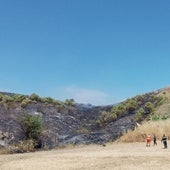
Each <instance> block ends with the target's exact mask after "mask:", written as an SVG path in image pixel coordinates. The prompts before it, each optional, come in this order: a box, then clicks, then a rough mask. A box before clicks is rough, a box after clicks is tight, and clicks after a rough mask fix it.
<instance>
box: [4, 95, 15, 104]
mask: <svg viewBox="0 0 170 170" xmlns="http://www.w3.org/2000/svg"><path fill="white" fill-rule="evenodd" d="M2 102H3V103H8V102H13V98H12V97H10V96H8V95H3V97H2Z"/></svg>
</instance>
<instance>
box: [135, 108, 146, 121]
mask: <svg viewBox="0 0 170 170" xmlns="http://www.w3.org/2000/svg"><path fill="white" fill-rule="evenodd" d="M144 115H145V111H144V109H143V108H142V107H140V108H139V110H138V111H137V113H136V115H135V120H136V121H142V120H143V118H144Z"/></svg>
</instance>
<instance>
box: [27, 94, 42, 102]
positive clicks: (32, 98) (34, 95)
mask: <svg viewBox="0 0 170 170" xmlns="http://www.w3.org/2000/svg"><path fill="white" fill-rule="evenodd" d="M29 99H30V100H32V101H37V102H41V101H42V99H41V97H39V96H38V95H37V94H35V93H33V94H31V95H30V96H29Z"/></svg>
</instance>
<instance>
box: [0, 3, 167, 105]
mask: <svg viewBox="0 0 170 170" xmlns="http://www.w3.org/2000/svg"><path fill="white" fill-rule="evenodd" d="M0 63H1V65H0V91H8V92H15V93H22V94H31V93H36V94H38V95H40V96H42V97H45V96H51V97H53V98H55V99H59V100H65V99H66V98H74V99H75V101H76V102H80V103H91V104H95V105H105V104H112V103H116V102H120V101H122V100H124V99H126V98H129V97H133V96H135V95H137V94H143V93H146V92H150V91H153V90H157V89H160V88H163V87H167V86H169V85H170V0H164V1H161V0H142V1H137V0H128V1H127V0H17V1H13V0H1V1H0Z"/></svg>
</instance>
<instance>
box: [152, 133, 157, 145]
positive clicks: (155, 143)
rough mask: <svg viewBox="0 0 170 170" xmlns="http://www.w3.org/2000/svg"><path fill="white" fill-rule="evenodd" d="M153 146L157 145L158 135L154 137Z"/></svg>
mask: <svg viewBox="0 0 170 170" xmlns="http://www.w3.org/2000/svg"><path fill="white" fill-rule="evenodd" d="M153 145H154V146H155V145H157V141H156V135H153Z"/></svg>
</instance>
